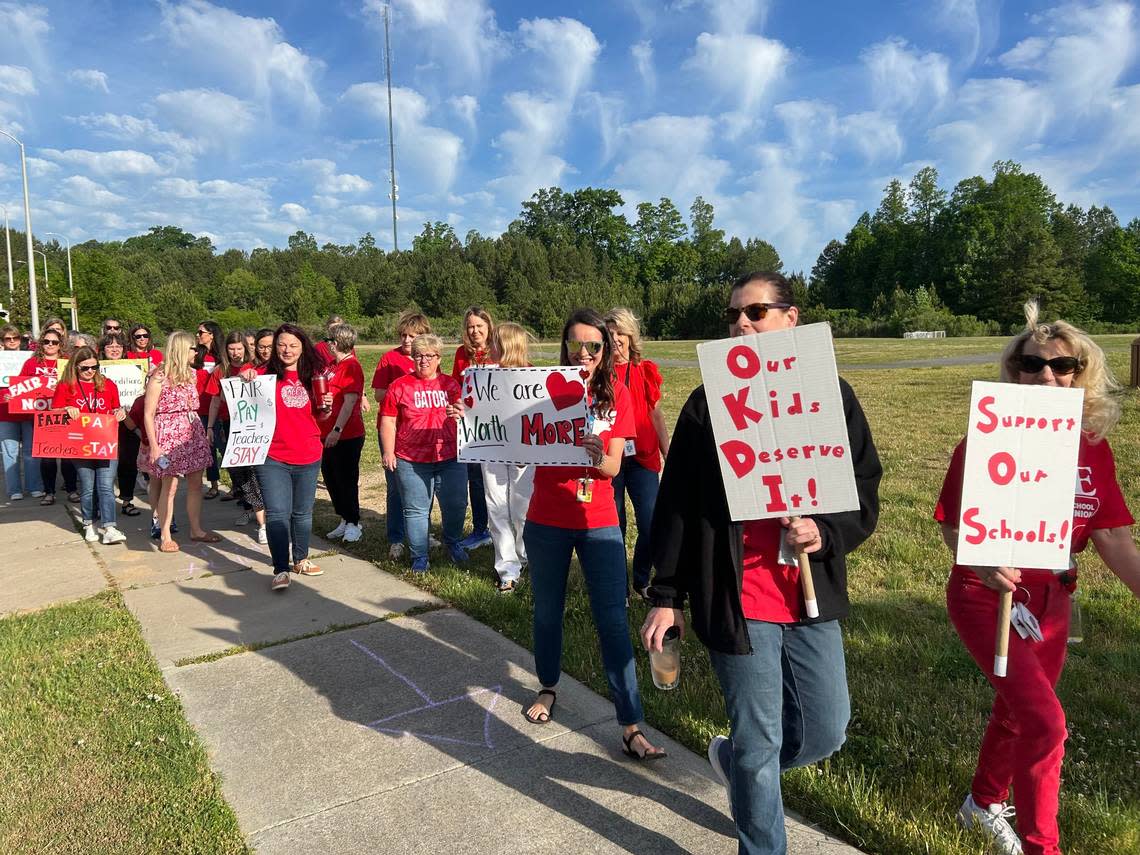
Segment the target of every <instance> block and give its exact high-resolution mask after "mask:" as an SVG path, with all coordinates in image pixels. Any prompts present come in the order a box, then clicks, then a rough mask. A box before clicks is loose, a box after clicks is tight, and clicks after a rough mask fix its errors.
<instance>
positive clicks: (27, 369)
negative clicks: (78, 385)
mask: <svg viewBox="0 0 1140 855" xmlns="http://www.w3.org/2000/svg"><path fill="white" fill-rule="evenodd" d="M58 363H59V360H58V359H45V358H44V357H42V356H33V357H31V358H30V359H29V360H28V361H27V362H25V363H24V367H23V368H21V369H20V376H21V377H33V376H35V375H37V374H42V375H44V376H46V377H58V376H59V369H58V368H57V367H56V366H57V365H58Z"/></svg>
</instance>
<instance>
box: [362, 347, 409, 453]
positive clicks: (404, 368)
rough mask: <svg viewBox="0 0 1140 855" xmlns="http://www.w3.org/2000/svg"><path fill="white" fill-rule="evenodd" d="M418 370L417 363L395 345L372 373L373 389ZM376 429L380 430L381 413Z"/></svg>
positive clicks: (385, 387) (388, 384)
mask: <svg viewBox="0 0 1140 855" xmlns="http://www.w3.org/2000/svg"><path fill="white" fill-rule="evenodd" d="M415 370H416V363H415V361H414V360H413V359H412V357H410V356H409V355H408V354H406V353H404V352H403V351H402V350H400V348H398V347H394V348H392V349H391V350H389V351H388V352H387V353H385V354H384V355H383V356H382V357H380V364H379V365H377V366H376V371H375V372H374V373H373V375H372V388H373V389H387V388H388V387H389V386H391V385H392V384H393V383H395V382H396V381H397V380H399V379H400V378H401V377H407V376H408V375H409V374H411V373H412V372H413V371H415ZM376 431H377V433H379V431H380V413H377V414H376Z"/></svg>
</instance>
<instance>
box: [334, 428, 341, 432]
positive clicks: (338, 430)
mask: <svg viewBox="0 0 1140 855" xmlns="http://www.w3.org/2000/svg"><path fill="white" fill-rule="evenodd" d="M340 431H341V429H340V428H339V427H334V428H333V433H340Z"/></svg>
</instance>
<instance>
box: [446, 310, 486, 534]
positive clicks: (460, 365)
mask: <svg viewBox="0 0 1140 855" xmlns="http://www.w3.org/2000/svg"><path fill="white" fill-rule="evenodd" d="M494 334H495V322H494V321H492V320H491V315H490V313H489V312H488V311H487V310H486V309H484V308H482V307H481V306H472V307H471V308H469V309H468V310H467V311H466V312H465V313H464V315H463V344H461V345H459V348H458V349H457V350H456V351H455V361H454V362H453V363H452V365H451V376H452V378H454V380H455V382H456V383H458V384H459V385H460V386H462V385H463V372H464V371H466V370H467V369H468V368H470V367H471V366H476V367H477V366H480V365H486V364H487V362H488V360H489V359H490V357H491V336H493V335H494ZM467 490H468V492H469V493H470V495H471V534H469V535H467V537H465V538H464V539H463V541H462V543H461V546H462V547H463V548H464V549H466V550H472V549H478V548H479V547H480V546H486V545H487V544H489V543H490V542H491V533H490V532H489V531H488V530H487V500H486V498H484V495H483V470H482V469H481V468H480V467H479V464H478V463H468V464H467Z"/></svg>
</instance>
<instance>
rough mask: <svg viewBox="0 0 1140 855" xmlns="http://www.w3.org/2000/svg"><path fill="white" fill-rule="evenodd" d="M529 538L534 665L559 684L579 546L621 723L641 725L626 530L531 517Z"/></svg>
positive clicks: (544, 679) (541, 676)
mask: <svg viewBox="0 0 1140 855" xmlns="http://www.w3.org/2000/svg"><path fill="white" fill-rule="evenodd" d="M523 543H525V544H526V554H527V558H528V559H529V561H530V579H531V587H532V588H533V591H534V665H535V670H536V671H537V672H538V679H539V682H541V683H542V685H544V686H548V687H549V686H555V685H557V684H558V677H559V675H560V674H561V673H562V619H563V615H564V613H565V611H566V577H567V576H568V575H569V572H570V556H571V554H572V553H573V552H574V551H575V550H576V551H577V552H578V563H579V564H581V565H582V576H583V577H585V579H586V590H587V592H589V595H590V611H591V612H592V613H593V615H594V626H595V628H596V629H597V630H598V641H599V642H600V643H601V648H602V663H603V665H604V666H605V669H606V680H607V681H608V682H609V684H610V697H611V698H612V699H613V702H614V710H615V711H616V712H617V720H618V723H619V724H622V725H628V724H637V723H638V722H639V721H641V719H642V718H643V713H642V711H641V694H640V693H639V692H638V690H637V671H636V669H635V667H634V660H633V644H632V643H631V642H630V640H629V622H628V620H627V618H626V607H625V592H626V583H625V544H624V543H623V542H622V539H621V529H619V528H618V527H617V526H607V527H606V528H587V529H581V528H558V527H556V526H550V525H541V524H540V523H535V522H531V521H529V520H528V521H527V524H526V527H525V528H524V529H523Z"/></svg>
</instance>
